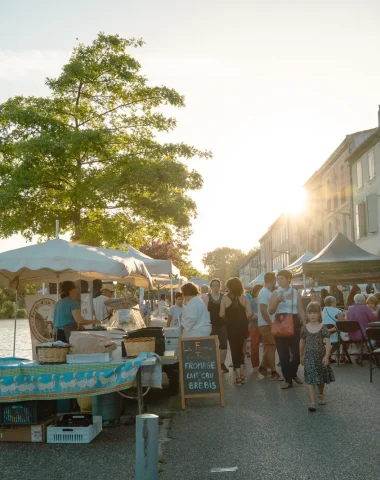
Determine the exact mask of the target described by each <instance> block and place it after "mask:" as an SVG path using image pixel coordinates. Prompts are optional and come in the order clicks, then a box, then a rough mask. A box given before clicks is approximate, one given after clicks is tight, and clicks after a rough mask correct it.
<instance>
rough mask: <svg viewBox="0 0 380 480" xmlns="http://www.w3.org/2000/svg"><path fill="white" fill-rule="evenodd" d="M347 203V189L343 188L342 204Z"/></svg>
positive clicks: (341, 192)
mask: <svg viewBox="0 0 380 480" xmlns="http://www.w3.org/2000/svg"><path fill="white" fill-rule="evenodd" d="M346 201H347V197H346V187H342V190H341V191H340V203H346Z"/></svg>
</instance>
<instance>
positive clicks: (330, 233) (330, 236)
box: [329, 222, 332, 242]
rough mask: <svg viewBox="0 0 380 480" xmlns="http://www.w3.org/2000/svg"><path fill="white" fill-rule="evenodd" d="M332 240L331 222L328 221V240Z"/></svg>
mask: <svg viewBox="0 0 380 480" xmlns="http://www.w3.org/2000/svg"><path fill="white" fill-rule="evenodd" d="M331 240H332V225H331V222H330V223H329V242H331Z"/></svg>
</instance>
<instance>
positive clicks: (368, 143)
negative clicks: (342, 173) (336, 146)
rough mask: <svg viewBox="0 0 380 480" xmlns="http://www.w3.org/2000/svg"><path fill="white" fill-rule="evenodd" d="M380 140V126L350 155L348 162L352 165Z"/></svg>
mask: <svg viewBox="0 0 380 480" xmlns="http://www.w3.org/2000/svg"><path fill="white" fill-rule="evenodd" d="M379 140H380V128H376V129H374V131H373V133H372V135H370V136H369V137H368V138H366V139H365V140H364V142H362V143H361V144H360V145H359V146H358V147H356V148H355V150H354V151H353V152H352V153H351V154H350V155H349V156H348V158H347V159H346V162H348V163H349V164H350V165H352V163H354V162H356V160H358V159H359V158H360V157H361V156H362V155H364V154H365V152H367V151H368V150H369V149H370V148H372V147H373V146H374V145H376V143H377V142H378V141H379Z"/></svg>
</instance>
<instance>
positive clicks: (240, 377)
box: [220, 277, 252, 385]
mask: <svg viewBox="0 0 380 480" xmlns="http://www.w3.org/2000/svg"><path fill="white" fill-rule="evenodd" d="M226 287H227V289H228V293H227V294H226V295H224V296H223V298H222V303H221V306H220V316H221V317H222V318H225V320H226V326H227V337H228V341H229V343H230V349H231V356H232V363H233V366H234V371H235V385H241V384H242V383H244V382H245V375H244V355H243V345H244V342H245V340H246V338H248V321H249V320H250V319H251V317H252V308H251V304H250V303H249V300H248V298H247V297H246V296H245V295H244V287H243V284H242V283H241V280H240V278H237V277H234V278H230V279H229V280H228V281H227V283H226Z"/></svg>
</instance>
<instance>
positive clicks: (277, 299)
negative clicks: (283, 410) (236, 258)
mask: <svg viewBox="0 0 380 480" xmlns="http://www.w3.org/2000/svg"><path fill="white" fill-rule="evenodd" d="M291 280H292V274H291V272H289V270H281V271H279V272H278V274H277V282H278V284H279V288H278V289H277V290H275V291H274V292H273V293H272V295H271V298H270V301H269V313H270V314H271V315H273V314H275V319H274V322H273V323H272V334H273V336H274V338H275V341H276V347H277V352H278V356H279V357H280V364H281V370H282V374H283V376H284V378H285V383H284V385H282V386H281V389H282V390H287V389H288V388H291V387H292V386H293V381H294V382H296V383H298V384H302V383H303V382H302V380H301V379H300V378H299V377H298V375H297V371H298V367H299V365H300V348H299V343H300V331H301V325H302V324H303V325H304V324H305V312H304V309H303V304H302V297H301V295H299V294H298V292H297V290H295V289H294V288H292V286H291V284H290V283H291Z"/></svg>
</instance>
